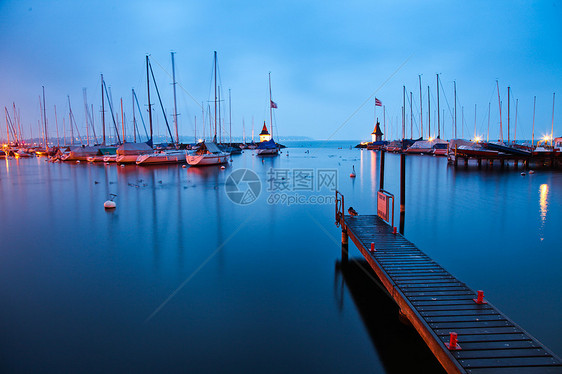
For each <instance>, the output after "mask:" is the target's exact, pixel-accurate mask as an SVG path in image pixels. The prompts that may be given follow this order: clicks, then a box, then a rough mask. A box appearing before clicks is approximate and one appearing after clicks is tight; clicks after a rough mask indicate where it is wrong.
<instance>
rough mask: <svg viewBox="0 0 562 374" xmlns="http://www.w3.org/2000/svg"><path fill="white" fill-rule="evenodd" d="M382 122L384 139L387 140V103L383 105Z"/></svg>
mask: <svg viewBox="0 0 562 374" xmlns="http://www.w3.org/2000/svg"><path fill="white" fill-rule="evenodd" d="M382 123H383V125H382V126H383V128H384V134H383V135H384V137H383V139H384V140H386V105H383V106H382Z"/></svg>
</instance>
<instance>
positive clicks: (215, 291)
mask: <svg viewBox="0 0 562 374" xmlns="http://www.w3.org/2000/svg"><path fill="white" fill-rule="evenodd" d="M289 145H291V146H292V147H291V148H289V149H287V150H285V151H284V153H283V154H282V155H281V156H279V157H276V158H266V159H264V160H262V159H260V158H258V157H255V156H253V155H252V152H250V151H247V152H245V153H244V154H242V155H240V156H234V161H233V162H232V163H231V165H229V166H228V167H227V168H226V169H225V170H220V169H219V168H217V167H207V168H200V169H197V168H187V169H183V168H181V167H177V166H163V167H150V168H142V167H136V166H126V167H124V168H121V167H116V166H115V165H111V166H106V165H88V164H86V163H82V164H50V163H46V162H45V161H44V159H27V160H19V161H18V160H6V161H4V160H0V206H1V207H2V213H3V214H2V221H1V222H2V223H1V225H0V242H1V243H2V244H1V246H0V248H1V261H0V300H2V308H0V331H1V334H0V370H1V371H3V372H155V371H158V372H194V373H195V372H205V373H209V372H240V373H247V372H278V373H286V372H324V373H341V372H350V371H353V372H404V371H414V370H420V371H421V370H424V369H425V370H426V371H428V370H429V371H434V370H437V367H436V363H435V360H434V359H433V358H432V356H431V354H429V353H428V351H427V349H426V348H425V347H424V345H423V344H422V343H421V340H420V339H419V338H418V337H417V336H416V333H415V331H413V330H412V329H411V328H409V327H408V326H405V325H403V324H401V323H400V321H399V320H398V316H397V311H396V309H395V307H394V305H393V304H392V303H391V302H389V301H388V299H386V297H385V296H384V295H383V294H382V293H381V292H380V290H379V289H378V287H377V286H376V284H374V283H373V282H372V281H371V280H370V279H369V277H368V276H366V275H365V273H364V272H363V271H362V269H363V268H362V267H364V266H365V264H364V263H362V262H360V261H357V262H354V263H353V266H352V267H351V269H349V270H346V271H345V272H344V273H342V272H341V271H340V270H339V266H338V260H339V256H340V244H339V240H340V231H339V229H338V228H336V227H335V226H334V205H333V204H332V203H331V201H326V202H327V203H326V204H291V205H287V204H281V203H280V201H274V200H276V199H273V198H272V197H275V196H274V194H275V193H276V192H277V193H280V192H283V193H287V194H288V195H287V196H289V195H291V196H303V197H304V198H306V199H310V197H311V196H312V197H313V198H318V197H319V196H320V197H321V198H324V196H325V199H326V200H327V199H328V198H329V197H331V196H332V195H333V192H331V191H330V190H329V188H328V186H324V187H323V188H322V189H320V190H318V188H317V186H314V190H313V191H304V190H296V188H295V186H296V184H293V182H294V180H293V179H292V175H293V174H289V179H287V180H286V181H287V182H290V183H288V184H289V186H288V187H289V190H288V191H287V190H286V191H280V190H279V186H274V185H273V182H274V181H279V178H278V177H279V176H280V175H281V174H277V175H276V176H275V177H273V175H272V174H271V173H270V172H269V171H270V170H271V168H275V170H276V173H283V172H286V171H291V172H295V171H298V169H313V175H312V179H313V180H314V181H316V179H317V177H318V175H317V174H316V173H317V169H324V170H327V171H332V170H337V171H338V172H339V174H338V189H340V190H341V191H342V193H343V194H344V195H345V202H346V206H349V205H351V206H353V207H354V208H355V209H356V210H357V211H359V213H360V214H362V213H363V214H373V213H375V211H376V205H375V202H376V200H375V196H376V190H377V188H378V172H377V168H376V167H377V166H376V165H377V163H378V162H379V159H378V157H379V156H378V155H377V154H376V153H374V152H371V151H360V150H356V149H349V145H350V143H348V142H339V143H338V142H331V143H314V142H308V143H305V142H300V143H290V144H289ZM338 147H341V148H342V149H338ZM287 153H288V154H289V155H288V156H287ZM352 166H355V170H356V172H357V178H356V179H355V180H352V179H350V178H349V173H350V172H351V169H352ZM398 166H399V157H398V156H395V155H387V157H386V170H387V173H386V177H385V189H387V190H389V191H390V192H393V193H395V194H396V195H397V196H396V198H397V201H399V200H398V199H399V197H398V192H399V170H398ZM239 168H248V169H251V170H253V171H255V172H256V173H257V175H258V176H259V178H260V180H261V183H262V188H261V194H260V196H259V197H258V199H257V201H255V202H254V203H252V204H248V205H237V204H234V203H232V202H231V200H230V199H229V198H228V196H227V194H226V192H225V182H226V180H227V178H228V176H229V175H230V173H231V172H232V171H234V170H236V169H239ZM300 183H301V184H300V186H301V187H302V185H303V183H304V184H306V183H305V180H300ZM241 186H246V187H247V186H248V185H246V184H241ZM246 187H242V188H246ZM271 187H275V188H273V191H267V189H268V188H269V189H272V188H271ZM561 192H562V174H561V173H559V172H553V171H544V170H538V171H537V173H536V174H534V175H527V176H525V177H523V176H521V175H520V172H518V171H513V170H511V169H508V170H506V171H500V170H499V168H496V169H494V170H491V171H486V170H485V169H483V171H481V172H477V171H475V170H472V169H471V170H464V169H463V168H459V169H458V170H454V169H453V168H451V167H448V166H447V162H446V160H445V159H443V158H435V157H424V156H411V157H408V158H407V189H406V236H407V237H408V238H409V239H410V240H411V241H413V242H414V243H416V244H417V245H418V246H419V247H420V248H421V249H422V250H423V251H425V252H426V253H428V254H429V255H430V256H431V257H432V258H434V259H435V260H437V261H438V262H439V263H440V264H441V265H443V266H444V267H445V268H446V269H448V270H449V271H450V272H452V273H453V274H454V275H456V276H457V277H458V278H459V279H461V280H462V281H464V282H466V283H467V284H468V285H469V286H471V287H472V288H475V289H483V290H484V291H485V295H486V297H487V298H488V299H489V300H490V301H491V302H492V303H493V304H494V305H496V306H497V307H498V308H500V309H501V310H502V311H504V312H505V313H506V314H508V315H509V316H510V317H511V318H512V319H513V320H514V321H516V322H517V323H519V324H520V325H521V326H522V327H523V328H525V329H526V330H527V331H528V332H530V333H531V334H532V335H534V336H535V337H536V338H538V339H539V340H541V341H542V342H543V343H545V344H546V345H547V346H548V347H549V348H551V349H552V350H553V351H554V352H555V353H557V354H559V355H560V354H562V323H561V322H560V313H561V311H562V272H561V271H560V269H561V268H562V251H561V249H562V246H561V245H560V243H561V241H560V231H559V230H560V227H561V225H562V213H561V209H560V207H561V206H562V194H561ZM110 193H115V194H117V197H116V199H115V201H116V202H117V209H116V210H115V211H113V212H106V211H105V210H104V209H103V202H104V201H105V200H107V199H108V197H109V194H110ZM272 194H273V195H272ZM280 196H281V195H279V196H277V197H280ZM268 198H269V199H268ZM268 200H269V203H268ZM272 202H277V204H272ZM396 208H397V210H398V206H397V207H396ZM350 252H351V256H352V257H355V258H357V259H359V258H360V254H359V252H358V251H357V250H356V249H355V248H354V247H353V245H352V244H350ZM404 347H406V351H407V352H408V355H411V354H415V360H411V361H414V362H404V361H407V360H404V357H403V354H404V352H405V350H404Z"/></svg>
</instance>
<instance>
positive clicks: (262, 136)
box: [260, 121, 271, 142]
mask: <svg viewBox="0 0 562 374" xmlns="http://www.w3.org/2000/svg"><path fill="white" fill-rule="evenodd" d="M269 140H271V135H269V131H267V126H266V125H265V121H264V122H263V128H262V129H261V132H260V142H267V141H269Z"/></svg>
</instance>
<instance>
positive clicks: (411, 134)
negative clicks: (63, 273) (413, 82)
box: [410, 91, 414, 139]
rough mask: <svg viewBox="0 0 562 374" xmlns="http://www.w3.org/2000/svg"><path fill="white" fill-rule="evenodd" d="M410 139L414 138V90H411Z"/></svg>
mask: <svg viewBox="0 0 562 374" xmlns="http://www.w3.org/2000/svg"><path fill="white" fill-rule="evenodd" d="M410 139H414V116H413V112H412V91H410Z"/></svg>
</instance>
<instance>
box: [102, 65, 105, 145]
mask: <svg viewBox="0 0 562 374" xmlns="http://www.w3.org/2000/svg"><path fill="white" fill-rule="evenodd" d="M103 86H104V83H103V74H102V75H101V127H102V129H103V142H102V145H105V100H104V98H103Z"/></svg>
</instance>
